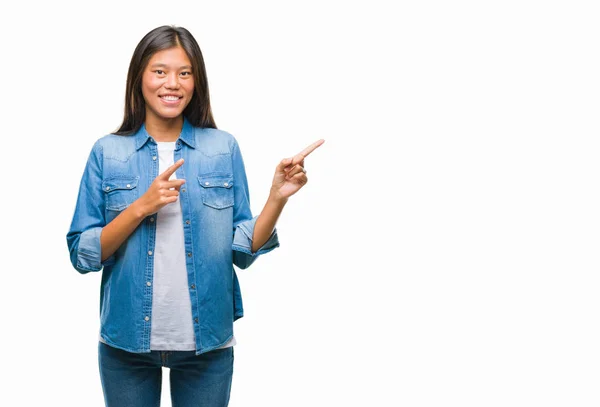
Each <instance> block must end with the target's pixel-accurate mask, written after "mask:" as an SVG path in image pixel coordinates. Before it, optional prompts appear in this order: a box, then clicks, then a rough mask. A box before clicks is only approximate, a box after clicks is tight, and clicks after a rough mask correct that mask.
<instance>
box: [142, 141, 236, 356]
mask: <svg viewBox="0 0 600 407" xmlns="http://www.w3.org/2000/svg"><path fill="white" fill-rule="evenodd" d="M157 144H158V160H159V165H158V173H159V174H162V173H163V172H164V171H165V170H166V169H167V168H168V167H169V166H171V165H173V163H174V151H175V142H174V141H173V142H158V143H157ZM170 179H171V180H173V179H177V177H176V174H173V175H172V176H171V178H170ZM152 285H153V287H152V332H151V334H150V349H151V350H168V351H177V350H181V351H186V350H187V351H189V350H195V349H196V340H195V334H194V325H193V319H192V305H191V300H190V292H189V287H188V276H187V269H186V266H185V246H184V238H183V217H182V213H181V205H180V202H179V199H177V201H175V202H173V203H170V204H167V205H165V206H163V207H162V208H161V209H159V211H158V212H157V214H156V244H155V250H154V277H153V282H152ZM235 344H236V340H235V337H232V338H231V340H230V341H229V342H227V343H226V344H225V345H223V346H222V348H226V347H229V346H233V345H235Z"/></svg>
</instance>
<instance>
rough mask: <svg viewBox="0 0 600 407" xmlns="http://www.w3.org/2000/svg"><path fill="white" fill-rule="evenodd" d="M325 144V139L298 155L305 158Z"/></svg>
mask: <svg viewBox="0 0 600 407" xmlns="http://www.w3.org/2000/svg"><path fill="white" fill-rule="evenodd" d="M324 142H325V140H324V139H321V140H318V141H315V142H314V143H312V144H311V145H310V146H308V147H306V148H305V149H304V150H302V151H301V152H300V153H298V155H300V156H302V158H305V157H306V156H308V155H309V154H310V153H312V152H313V151H315V149H316V148H317V147H319V146H320V145H321V144H323V143H324Z"/></svg>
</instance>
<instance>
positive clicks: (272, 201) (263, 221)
mask: <svg viewBox="0 0 600 407" xmlns="http://www.w3.org/2000/svg"><path fill="white" fill-rule="evenodd" d="M286 203H287V198H283V197H281V196H279V194H278V193H277V192H276V191H273V190H271V193H270V194H269V199H268V200H267V203H266V204H265V206H264V208H263V210H262V212H261V213H260V215H258V218H257V219H256V223H255V224H254V234H253V238H252V253H256V252H257V251H258V249H260V248H261V247H262V245H264V244H265V243H266V242H267V240H269V237H271V234H272V233H273V231H274V230H275V224H276V223H277V219H278V218H279V215H281V211H282V210H283V208H284V206H285V204H286Z"/></svg>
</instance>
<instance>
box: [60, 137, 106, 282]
mask: <svg viewBox="0 0 600 407" xmlns="http://www.w3.org/2000/svg"><path fill="white" fill-rule="evenodd" d="M101 185H102V148H101V146H100V145H99V143H98V142H96V144H95V145H94V147H93V148H92V151H91V153H90V155H89V158H88V161H87V163H86V166H85V169H84V172H83V176H82V177H81V182H80V185H79V194H78V196H77V203H76V205H75V211H74V214H73V220H72V221H71V226H70V228H69V231H68V233H67V246H68V248H69V254H70V257H71V264H72V265H73V267H74V268H75V269H76V270H77V271H79V272H80V273H82V274H85V273H88V272H90V271H100V270H102V268H103V266H105V265H108V264H110V263H111V261H113V258H112V257H111V258H108V259H107V260H106V261H104V262H102V261H101V259H102V247H101V245H100V234H101V233H102V228H103V227H104V226H105V218H104V193H103V192H102V189H101Z"/></svg>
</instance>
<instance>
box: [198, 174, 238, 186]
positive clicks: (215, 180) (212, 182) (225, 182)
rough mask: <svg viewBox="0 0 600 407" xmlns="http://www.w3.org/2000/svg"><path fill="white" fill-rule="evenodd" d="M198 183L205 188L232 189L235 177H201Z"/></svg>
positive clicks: (215, 175) (220, 175)
mask: <svg viewBox="0 0 600 407" xmlns="http://www.w3.org/2000/svg"><path fill="white" fill-rule="evenodd" d="M198 182H200V185H201V186H202V187H203V188H231V187H232V186H233V176H232V175H229V174H205V175H199V176H198Z"/></svg>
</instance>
